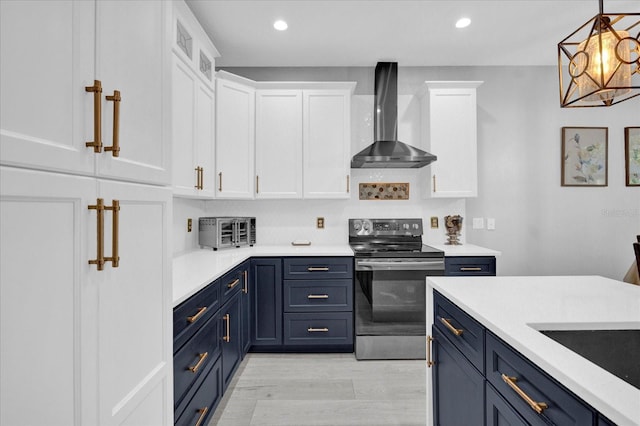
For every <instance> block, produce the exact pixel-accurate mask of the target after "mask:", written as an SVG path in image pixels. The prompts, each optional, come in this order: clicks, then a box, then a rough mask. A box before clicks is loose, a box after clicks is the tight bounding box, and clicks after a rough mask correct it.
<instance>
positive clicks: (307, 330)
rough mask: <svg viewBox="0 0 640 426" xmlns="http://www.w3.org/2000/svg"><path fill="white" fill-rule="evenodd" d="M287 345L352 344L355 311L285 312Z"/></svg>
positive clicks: (285, 339)
mask: <svg viewBox="0 0 640 426" xmlns="http://www.w3.org/2000/svg"><path fill="white" fill-rule="evenodd" d="M284 344H285V345H298V346H300V345H351V344H353V313H352V312H336V313H313V314H312V313H294V314H284Z"/></svg>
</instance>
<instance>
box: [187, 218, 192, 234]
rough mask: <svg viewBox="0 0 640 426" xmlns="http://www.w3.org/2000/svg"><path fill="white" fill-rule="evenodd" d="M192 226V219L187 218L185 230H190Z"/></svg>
mask: <svg viewBox="0 0 640 426" xmlns="http://www.w3.org/2000/svg"><path fill="white" fill-rule="evenodd" d="M192 228H193V220H192V219H191V218H188V219H187V232H191V229H192Z"/></svg>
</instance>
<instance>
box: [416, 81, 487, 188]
mask: <svg viewBox="0 0 640 426" xmlns="http://www.w3.org/2000/svg"><path fill="white" fill-rule="evenodd" d="M480 84H482V82H481V81H427V82H425V86H426V87H425V91H424V92H423V96H422V99H421V106H422V117H423V129H422V135H423V138H424V144H423V148H424V149H425V150H426V151H428V152H430V153H432V154H434V155H436V156H437V157H438V159H437V160H436V161H435V162H433V163H431V165H430V166H428V167H425V168H424V170H425V172H423V173H422V176H423V178H422V181H423V182H424V183H425V191H424V192H425V193H424V195H425V196H427V197H432V198H465V197H476V196H477V195H478V172H477V169H478V160H477V118H476V115H477V112H476V88H477V87H478V86H480Z"/></svg>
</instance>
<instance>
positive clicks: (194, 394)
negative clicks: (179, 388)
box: [175, 359, 222, 426]
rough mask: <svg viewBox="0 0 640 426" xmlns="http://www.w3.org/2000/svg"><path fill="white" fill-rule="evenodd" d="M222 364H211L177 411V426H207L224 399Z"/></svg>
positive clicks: (219, 362) (218, 361) (219, 361)
mask: <svg viewBox="0 0 640 426" xmlns="http://www.w3.org/2000/svg"><path fill="white" fill-rule="evenodd" d="M221 364H222V362H221V360H220V359H218V360H217V361H216V362H213V363H209V366H208V367H207V370H206V371H205V372H204V375H203V376H202V378H201V379H200V380H198V382H197V383H196V384H195V385H194V386H193V388H192V390H191V391H190V392H189V394H188V395H187V397H188V398H187V399H186V400H185V402H184V403H183V404H181V405H180V407H179V409H178V410H176V419H175V425H176V426H193V425H195V424H198V425H203V426H204V425H206V424H208V423H209V419H210V418H211V417H212V415H213V412H214V411H215V409H216V407H217V406H218V404H219V403H220V400H221V399H222V365H221Z"/></svg>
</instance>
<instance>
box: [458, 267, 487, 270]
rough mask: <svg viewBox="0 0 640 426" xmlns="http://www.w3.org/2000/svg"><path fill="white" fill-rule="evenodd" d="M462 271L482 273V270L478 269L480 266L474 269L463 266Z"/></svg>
mask: <svg viewBox="0 0 640 426" xmlns="http://www.w3.org/2000/svg"><path fill="white" fill-rule="evenodd" d="M460 270H461V271H482V268H480V267H478V266H474V267H470V266H466V267H465V266H463V267H462V268H460Z"/></svg>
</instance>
